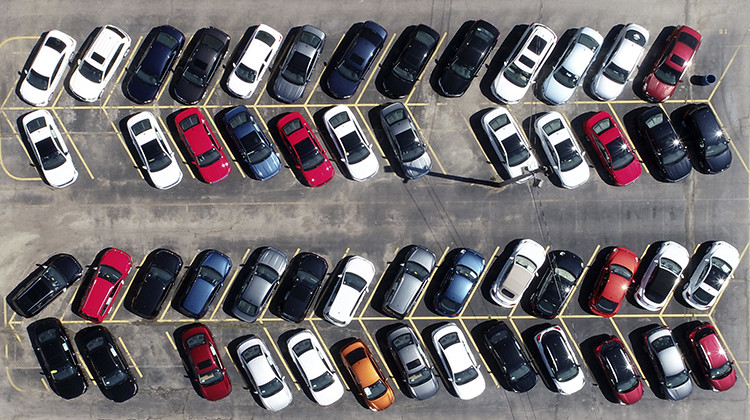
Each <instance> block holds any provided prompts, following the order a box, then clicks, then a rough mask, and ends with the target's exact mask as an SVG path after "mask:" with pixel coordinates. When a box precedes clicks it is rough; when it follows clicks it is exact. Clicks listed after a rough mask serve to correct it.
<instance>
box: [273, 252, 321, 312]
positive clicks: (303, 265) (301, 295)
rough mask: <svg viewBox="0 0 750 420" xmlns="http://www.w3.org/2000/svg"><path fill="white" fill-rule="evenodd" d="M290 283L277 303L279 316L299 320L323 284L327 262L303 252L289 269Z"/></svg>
mask: <svg viewBox="0 0 750 420" xmlns="http://www.w3.org/2000/svg"><path fill="white" fill-rule="evenodd" d="M289 271H290V273H291V274H290V277H291V280H290V281H291V284H290V285H289V286H288V288H287V289H286V292H285V293H284V298H283V299H282V300H281V303H280V304H279V316H280V317H281V318H283V319H285V320H287V321H289V322H295V323H296V322H301V321H302V320H303V319H305V316H307V311H309V310H310V307H311V306H312V305H313V302H315V298H316V295H317V294H318V291H319V290H320V289H321V287H322V286H323V281H324V280H325V277H326V273H327V272H328V263H327V262H326V260H325V259H324V258H323V257H321V256H320V255H317V254H313V253H312V252H303V253H302V254H300V255H298V256H297V257H296V258H295V261H294V264H293V265H292V267H291V268H290V269H289Z"/></svg>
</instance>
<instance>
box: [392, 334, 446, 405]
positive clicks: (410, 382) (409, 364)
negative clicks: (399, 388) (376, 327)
mask: <svg viewBox="0 0 750 420" xmlns="http://www.w3.org/2000/svg"><path fill="white" fill-rule="evenodd" d="M388 350H389V351H390V352H391V355H392V356H393V359H394V360H395V361H396V362H397V367H398V370H399V372H400V373H401V375H402V376H403V378H404V380H405V381H406V385H407V387H409V392H410V393H411V395H412V396H413V397H414V398H416V399H418V400H426V399H428V398H430V397H432V396H433V395H435V394H436V393H437V392H438V389H440V382H439V381H438V378H437V374H436V372H435V368H434V367H433V365H432V362H431V361H430V358H429V357H427V355H426V352H425V351H424V347H422V343H421V342H420V341H419V338H418V337H417V335H416V334H415V333H414V330H412V329H411V328H409V327H407V326H406V325H402V326H400V327H398V328H396V329H395V330H393V331H391V332H390V334H388Z"/></svg>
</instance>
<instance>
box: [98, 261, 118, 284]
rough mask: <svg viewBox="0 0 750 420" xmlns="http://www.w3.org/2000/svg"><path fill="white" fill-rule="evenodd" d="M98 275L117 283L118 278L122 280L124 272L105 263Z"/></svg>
mask: <svg viewBox="0 0 750 420" xmlns="http://www.w3.org/2000/svg"><path fill="white" fill-rule="evenodd" d="M97 277H99V278H101V279H104V280H107V281H108V282H110V283H112V284H115V283H117V281H118V280H120V277H122V274H121V273H120V272H119V271H117V270H116V269H114V268H113V267H110V266H108V265H103V266H101V267H100V268H99V274H98V275H97Z"/></svg>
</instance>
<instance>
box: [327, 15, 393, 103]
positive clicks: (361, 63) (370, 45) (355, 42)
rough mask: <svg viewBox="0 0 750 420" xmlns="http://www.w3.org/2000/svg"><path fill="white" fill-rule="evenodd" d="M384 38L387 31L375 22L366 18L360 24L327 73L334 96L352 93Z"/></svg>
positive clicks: (380, 48) (338, 97)
mask: <svg viewBox="0 0 750 420" xmlns="http://www.w3.org/2000/svg"><path fill="white" fill-rule="evenodd" d="M386 38H388V32H387V31H386V30H385V29H384V28H383V27H382V26H380V25H378V24H377V23H375V22H373V21H371V20H368V21H367V22H365V23H364V24H362V26H361V27H360V28H359V30H358V31H357V33H356V35H354V38H353V39H352V41H351V43H350V44H349V45H348V46H347V47H346V51H344V53H343V54H342V55H341V58H340V59H339V61H338V63H336V64H335V65H334V67H333V69H332V70H331V72H330V74H329V75H328V81H327V85H328V90H329V91H330V93H331V95H333V97H334V98H336V99H346V98H349V97H351V96H352V95H354V92H356V91H357V88H359V83H360V82H361V81H362V80H363V79H364V78H365V76H367V72H368V71H369V70H370V67H372V65H373V64H374V63H375V59H376V58H377V56H378V54H379V53H380V50H382V49H383V45H385V40H386Z"/></svg>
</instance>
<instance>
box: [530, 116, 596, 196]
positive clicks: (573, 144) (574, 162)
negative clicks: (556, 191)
mask: <svg viewBox="0 0 750 420" xmlns="http://www.w3.org/2000/svg"><path fill="white" fill-rule="evenodd" d="M534 130H535V131H536V134H537V136H539V139H540V140H541V141H542V148H543V149H544V154H545V155H547V161H548V162H549V164H550V165H551V166H552V170H553V171H554V172H555V174H556V175H557V177H558V178H559V179H560V183H561V184H562V186H563V188H568V189H573V188H578V187H580V186H581V185H583V184H585V183H586V181H588V180H589V176H590V174H589V165H588V163H586V160H585V159H584V158H583V151H582V150H581V149H580V146H578V142H577V141H576V140H575V136H574V135H573V131H571V129H570V126H568V123H567V122H566V121H565V118H563V116H562V114H560V113H559V112H556V111H550V112H547V113H545V114H543V115H542V116H541V117H539V118H537V119H536V121H534Z"/></svg>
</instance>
